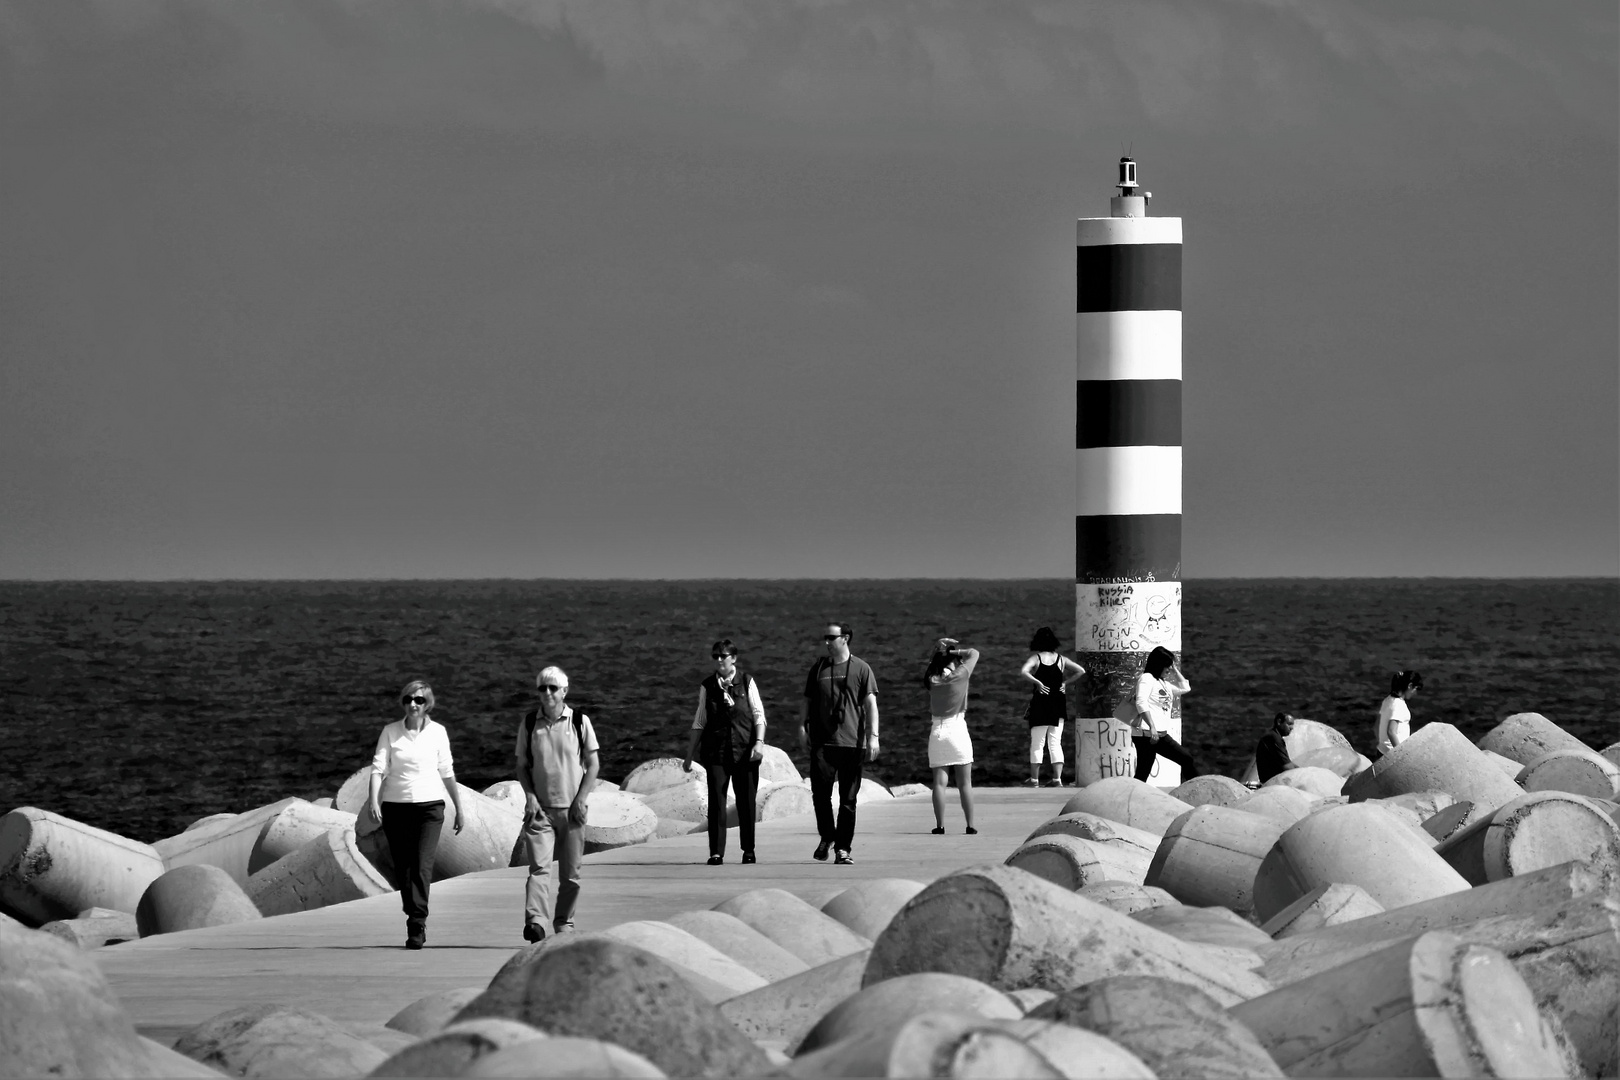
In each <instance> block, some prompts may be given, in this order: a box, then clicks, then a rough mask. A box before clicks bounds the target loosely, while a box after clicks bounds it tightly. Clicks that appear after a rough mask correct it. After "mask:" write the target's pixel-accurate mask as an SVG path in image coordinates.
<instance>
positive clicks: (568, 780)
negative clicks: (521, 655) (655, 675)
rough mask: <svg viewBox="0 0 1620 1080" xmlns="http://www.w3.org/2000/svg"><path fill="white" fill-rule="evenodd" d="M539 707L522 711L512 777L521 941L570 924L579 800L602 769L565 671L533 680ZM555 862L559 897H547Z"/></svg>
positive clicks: (580, 852)
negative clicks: (518, 827) (516, 792)
mask: <svg viewBox="0 0 1620 1080" xmlns="http://www.w3.org/2000/svg"><path fill="white" fill-rule="evenodd" d="M534 685H535V687H536V688H537V689H538V690H539V691H540V705H539V707H538V708H535V709H531V710H529V711H528V712H527V713H525V714H524V716H523V722H522V723H520V724H519V725H518V732H517V782H518V784H519V786H521V787H522V788H523V846H524V849H525V850H526V851H527V852H528V855H529V878H528V882H527V883H526V884H525V885H524V889H523V940H525V941H539V940H541V939H542V938H544V937H545V936H546V927H547V925H549V926H550V927H551V930H552V932H553V933H557V934H561V933H565V932H566V931H569V930H572V929H573V928H574V905H575V904H576V903H577V902H578V901H579V864H580V860H581V859H583V858H584V857H585V834H584V829H585V805H586V800H587V799H589V798H590V794H591V789H592V788H594V787H595V786H596V773H597V769H598V768H599V767H600V763H599V761H598V758H597V750H598V749H599V747H598V746H597V742H596V730H595V729H594V728H592V727H591V720H590V717H588V716H586V715H585V714H584V713H582V712H576V711H574V710H573V709H571V708H569V707H568V705H567V704H566V703H565V702H564V701H563V699H564V698H566V697H567V696H568V676H567V675H566V674H564V673H563V669H562V668H560V667H547V668H543V669H542V670H541V672H540V674H539V675H536V676H535V679H534ZM553 861H555V862H556V864H557V901H556V905H555V906H553V905H552V901H551V864H552V862H553Z"/></svg>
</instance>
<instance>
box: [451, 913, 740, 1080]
mask: <svg viewBox="0 0 1620 1080" xmlns="http://www.w3.org/2000/svg"><path fill="white" fill-rule="evenodd" d="M525 955H526V957H527V959H526V961H525V962H522V963H520V964H518V965H516V966H514V965H512V964H511V963H508V965H507V966H506V967H504V968H502V969H501V971H500V972H498V973H497V974H496V976H495V978H494V979H493V980H491V982H490V984H489V988H488V989H487V990H485V991H484V993H483V994H481V995H480V996H479V997H478V998H476V999H475V1000H473V1001H472V1002H471V1003H470V1004H469V1005H468V1006H467V1007H466V1008H465V1009H463V1010H462V1011H461V1014H460V1015H459V1016H458V1017H457V1020H458V1021H460V1020H463V1019H473V1018H474V1017H477V1016H501V1017H505V1018H506V1019H508V1020H519V1021H522V1022H523V1023H526V1024H530V1025H532V1026H534V1027H539V1028H541V1029H542V1030H544V1031H548V1032H550V1033H551V1034H552V1035H562V1036H574V1037H577V1038H586V1039H600V1040H602V1041H603V1042H611V1043H617V1044H618V1045H620V1046H622V1047H624V1048H625V1049H627V1050H631V1051H634V1052H635V1053H637V1054H641V1055H642V1056H643V1057H645V1058H647V1059H648V1060H649V1061H651V1062H652V1063H653V1064H654V1065H656V1066H658V1067H659V1068H660V1069H662V1070H663V1071H664V1072H666V1073H668V1074H669V1075H671V1076H716V1077H718V1076H753V1075H758V1074H761V1073H766V1072H769V1071H770V1062H769V1061H768V1060H767V1059H766V1057H765V1055H764V1053H763V1052H762V1051H761V1050H760V1049H759V1047H757V1046H755V1045H754V1044H753V1043H752V1042H750V1041H749V1040H748V1039H747V1038H746V1037H745V1036H744V1035H743V1034H742V1033H741V1032H739V1031H738V1030H737V1028H735V1027H733V1026H732V1025H731V1023H730V1022H729V1021H727V1020H726V1018H725V1017H724V1016H723V1015H722V1014H721V1013H720V1012H719V1010H717V1009H716V1008H715V1007H714V1005H712V1004H710V1003H709V1002H707V1001H705V1000H704V999H703V998H702V997H701V996H700V995H699V994H698V993H697V992H696V991H695V990H693V989H692V987H691V985H690V984H689V983H688V982H687V981H686V980H685V979H683V978H682V977H681V976H680V975H679V974H678V973H677V972H676V971H675V970H674V969H672V968H671V967H670V966H669V965H668V964H666V963H664V961H662V960H660V959H659V958H658V957H656V956H654V955H653V954H652V953H649V952H647V951H646V950H644V949H638V948H636V947H635V946H633V945H626V944H624V943H623V942H620V941H613V940H611V939H607V938H602V937H598V936H595V935H591V936H583V935H582V936H579V937H576V938H574V939H573V940H569V938H568V936H564V937H563V938H561V939H559V942H558V943H557V944H555V945H548V946H547V947H545V948H541V949H535V950H532V951H529V952H527V953H526V954H525Z"/></svg>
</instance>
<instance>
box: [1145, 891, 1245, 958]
mask: <svg viewBox="0 0 1620 1080" xmlns="http://www.w3.org/2000/svg"><path fill="white" fill-rule="evenodd" d="M1131 918H1133V919H1135V920H1136V921H1137V922H1139V923H1141V924H1142V925H1143V926H1151V927H1153V928H1154V929H1155V930H1163V931H1164V932H1165V933H1167V934H1169V935H1170V936H1171V937H1177V938H1180V939H1181V940H1182V941H1191V942H1194V943H1195V944H1198V945H1208V946H1214V947H1218V948H1222V949H1235V950H1241V951H1243V952H1245V953H1253V952H1254V950H1256V949H1258V948H1259V947H1260V946H1262V945H1269V944H1271V938H1270V936H1269V935H1267V934H1266V932H1265V931H1264V930H1261V929H1260V928H1259V927H1258V926H1256V925H1254V923H1252V922H1249V921H1248V920H1247V919H1245V918H1243V917H1242V916H1240V915H1238V913H1237V912H1235V911H1233V910H1232V909H1231V908H1224V907H1193V906H1191V905H1189V904H1176V905H1175V906H1173V907H1156V908H1144V909H1143V910H1141V911H1138V912H1135V913H1133V914H1132V915H1131ZM1259 959H1260V958H1259V954H1258V953H1256V954H1255V957H1254V962H1253V964H1250V965H1248V966H1251V967H1259V966H1260V963H1259ZM1245 962H1246V963H1247V958H1245Z"/></svg>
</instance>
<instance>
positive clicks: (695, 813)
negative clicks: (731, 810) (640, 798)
mask: <svg viewBox="0 0 1620 1080" xmlns="http://www.w3.org/2000/svg"><path fill="white" fill-rule="evenodd" d="M692 768H693V770H694V775H695V771H696V769H697V766H695V765H694V766H693V767H692ZM626 790H629V789H626ZM734 798H735V796H734V795H733V794H732V792H731V788H730V787H729V786H728V787H727V788H726V799H727V803H728V804H729V803H731V802H732V800H733V799H734ZM645 800H646V801H645V805H646V807H647V809H648V810H651V811H652V812H653V813H654V814H656V815H657V816H658V817H661V818H680V819H681V820H682V821H708V820H709V789H708V787H707V785H706V784H705V783H704V782H703V781H701V780H693V779H692V778H691V777H690V776H688V777H687V778H686V779H685V780H683V781H681V782H680V783H677V784H669V785H667V786H665V787H661V788H659V789H658V790H657V791H653V792H648V793H647V794H646V796H645Z"/></svg>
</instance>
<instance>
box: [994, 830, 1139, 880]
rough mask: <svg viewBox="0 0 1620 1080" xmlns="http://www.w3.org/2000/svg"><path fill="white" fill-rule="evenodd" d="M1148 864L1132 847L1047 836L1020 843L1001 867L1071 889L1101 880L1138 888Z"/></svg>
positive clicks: (1057, 834) (1060, 836)
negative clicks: (1014, 869)
mask: <svg viewBox="0 0 1620 1080" xmlns="http://www.w3.org/2000/svg"><path fill="white" fill-rule="evenodd" d="M1152 861H1153V857H1152V856H1151V855H1146V854H1144V853H1143V852H1141V851H1139V850H1137V849H1135V848H1130V847H1124V846H1120V845H1114V844H1098V843H1095V842H1093V841H1090V840H1081V839H1079V838H1077V837H1073V836H1067V835H1065V834H1063V833H1050V834H1048V835H1046V836H1038V837H1036V838H1035V839H1034V840H1026V841H1024V842H1023V843H1022V844H1020V845H1019V846H1018V847H1017V849H1016V850H1014V851H1013V853H1012V854H1011V855H1008V856H1007V860H1006V863H1005V865H1007V866H1015V867H1017V868H1018V869H1020V870H1027V871H1028V872H1029V873H1031V874H1034V875H1036V876H1037V877H1042V878H1045V879H1046V880H1047V881H1050V882H1051V883H1052V884H1054V885H1057V886H1059V887H1061V888H1064V889H1070V890H1075V889H1083V888H1085V887H1086V886H1087V885H1096V884H1098V883H1099V882H1103V881H1123V882H1127V883H1129V884H1131V885H1140V884H1142V883H1143V878H1144V877H1146V876H1147V872H1148V866H1149V865H1150V864H1151V863H1152Z"/></svg>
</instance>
